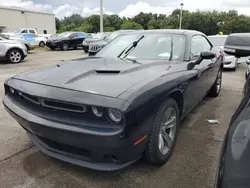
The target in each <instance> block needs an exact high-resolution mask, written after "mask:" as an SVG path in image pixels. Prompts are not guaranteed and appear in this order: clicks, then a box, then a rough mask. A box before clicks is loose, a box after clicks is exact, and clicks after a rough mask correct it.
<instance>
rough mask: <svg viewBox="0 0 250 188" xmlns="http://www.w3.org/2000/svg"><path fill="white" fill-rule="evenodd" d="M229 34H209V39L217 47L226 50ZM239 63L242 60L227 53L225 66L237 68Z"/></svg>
mask: <svg viewBox="0 0 250 188" xmlns="http://www.w3.org/2000/svg"><path fill="white" fill-rule="evenodd" d="M227 37H228V35H213V36H208V38H209V40H210V41H211V42H212V43H213V44H214V45H215V46H217V47H219V48H221V49H222V50H224V44H225V42H226V39H227ZM238 63H240V60H239V59H238V58H236V57H234V56H232V55H227V54H226V55H225V59H224V68H226V69H232V70H234V71H235V70H236V68H237V65H238Z"/></svg>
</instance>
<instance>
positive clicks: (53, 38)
mask: <svg viewBox="0 0 250 188" xmlns="http://www.w3.org/2000/svg"><path fill="white" fill-rule="evenodd" d="M63 39H67V38H66V37H59V36H54V37H50V38H49V39H48V40H63Z"/></svg>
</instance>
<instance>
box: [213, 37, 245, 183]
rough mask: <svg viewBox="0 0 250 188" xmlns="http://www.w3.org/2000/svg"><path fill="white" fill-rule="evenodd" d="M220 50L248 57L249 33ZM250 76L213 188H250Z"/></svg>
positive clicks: (225, 140)
mask: <svg viewBox="0 0 250 188" xmlns="http://www.w3.org/2000/svg"><path fill="white" fill-rule="evenodd" d="M224 50H225V52H226V53H228V54H229V55H234V56H236V57H237V58H239V57H247V56H250V33H244V34H243V33H238V34H231V35H229V36H228V39H227V41H226V44H225V47H224ZM249 104H250V76H249V75H248V76H247V79H246V83H245V86H244V90H243V96H242V101H241V103H240V105H239V107H238V108H237V110H236V112H235V113H234V114H233V116H232V119H231V121H230V124H229V128H228V130H227V132H226V135H225V138H224V141H223V144H222V148H221V154H220V160H219V163H218V170H217V173H216V182H215V185H216V186H215V187H216V188H236V187H250V173H249V169H250V163H249V158H250V105H249Z"/></svg>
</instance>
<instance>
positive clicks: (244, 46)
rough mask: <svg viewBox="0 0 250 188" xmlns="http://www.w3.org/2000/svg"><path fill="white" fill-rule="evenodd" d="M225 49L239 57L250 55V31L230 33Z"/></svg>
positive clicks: (226, 51) (227, 52)
mask: <svg viewBox="0 0 250 188" xmlns="http://www.w3.org/2000/svg"><path fill="white" fill-rule="evenodd" d="M224 51H225V53H226V54H229V55H233V56H235V57H237V58H240V57H247V56H250V33H233V34H230V35H229V36H228V37H227V40H226V42H225V45H224Z"/></svg>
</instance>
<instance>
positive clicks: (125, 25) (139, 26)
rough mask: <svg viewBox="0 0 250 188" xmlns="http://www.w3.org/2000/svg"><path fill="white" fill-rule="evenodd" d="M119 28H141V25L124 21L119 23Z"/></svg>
mask: <svg viewBox="0 0 250 188" xmlns="http://www.w3.org/2000/svg"><path fill="white" fill-rule="evenodd" d="M121 29H143V27H142V26H141V25H140V24H138V23H136V22H131V21H126V22H124V23H123V24H122V25H121Z"/></svg>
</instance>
